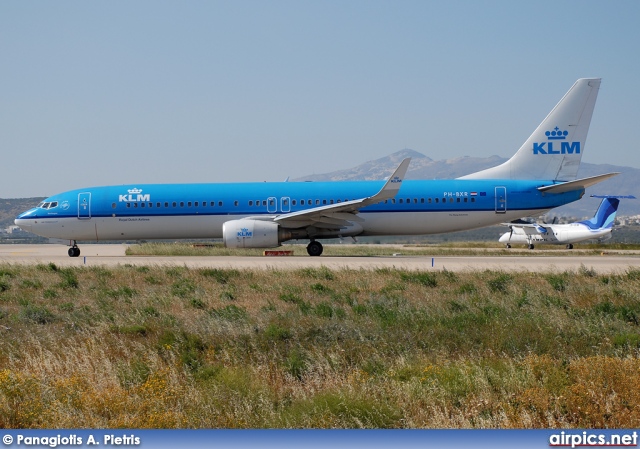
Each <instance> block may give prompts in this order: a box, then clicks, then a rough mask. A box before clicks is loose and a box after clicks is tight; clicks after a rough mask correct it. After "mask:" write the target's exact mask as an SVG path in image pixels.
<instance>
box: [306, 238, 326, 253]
mask: <svg viewBox="0 0 640 449" xmlns="http://www.w3.org/2000/svg"><path fill="white" fill-rule="evenodd" d="M322 250H323V248H322V243H320V242H316V241H315V240H314V241H312V242H310V243H309V244H308V245H307V254H309V255H310V256H311V257H317V256H319V255H321V254H322Z"/></svg>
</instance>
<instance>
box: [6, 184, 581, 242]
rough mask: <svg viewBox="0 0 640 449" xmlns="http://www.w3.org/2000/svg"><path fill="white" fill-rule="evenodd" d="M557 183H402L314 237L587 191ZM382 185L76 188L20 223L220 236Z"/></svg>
mask: <svg viewBox="0 0 640 449" xmlns="http://www.w3.org/2000/svg"><path fill="white" fill-rule="evenodd" d="M553 183H554V182H553V181H552V180H547V181H541V180H535V181H534V180H442V181H437V180H435V181H434V180H426V181H425V180H419V181H418V180H416V181H410V180H404V181H402V184H401V188H400V190H399V191H398V193H397V194H396V195H395V197H394V198H392V199H387V200H385V201H383V202H381V203H378V204H374V205H370V206H367V207H364V208H362V209H361V210H360V211H359V213H358V214H357V215H358V217H359V220H358V221H357V222H355V223H354V224H353V226H351V227H346V228H345V227H343V228H342V229H340V230H339V231H335V230H332V231H328V230H324V231H323V229H317V230H316V231H308V230H307V231H306V232H307V233H308V232H312V233H313V232H317V233H316V234H315V235H298V236H297V237H295V238H314V237H319V238H331V237H338V236H351V235H353V236H356V235H360V236H375V235H423V234H434V233H444V232H453V231H461V230H466V229H474V228H480V227H483V226H488V225H493V224H498V223H502V222H505V221H509V220H512V219H515V218H519V217H522V216H525V215H526V216H532V215H537V214H540V213H544V212H546V211H548V210H549V209H552V208H554V207H558V206H561V205H563V204H567V203H570V202H572V201H576V200H578V199H579V198H580V197H581V196H582V195H583V193H584V190H573V191H570V192H564V193H542V192H540V191H539V190H538V189H537V187H539V186H541V185H550V184H553ZM383 184H384V181H344V182H282V183H237V184H235V183H234V184H173V185H171V184H145V185H140V184H134V185H123V186H109V187H92V188H85V189H79V190H72V191H68V192H65V193H61V194H58V195H54V196H52V197H50V198H47V199H46V200H45V201H44V202H43V203H41V205H39V207H37V208H34V209H31V210H29V211H27V212H25V213H23V214H21V215H20V216H19V217H18V218H17V219H16V224H18V225H19V226H20V227H22V228H23V229H25V230H29V231H31V232H33V233H35V234H38V235H41V236H44V237H50V238H57V239H70V240H78V241H107V240H136V239H185V238H186V239H188V238H221V237H222V229H223V224H224V223H225V222H228V221H231V220H238V219H242V218H246V217H251V219H255V220H271V219H273V217H277V216H279V215H282V214H288V213H292V212H296V211H302V210H306V209H312V208H318V207H322V206H324V205H331V204H337V203H341V202H346V201H349V200H353V199H357V198H363V197H367V196H370V195H372V194H374V193H375V192H377V191H378V190H379V189H380V188H381V186H382V185H383Z"/></svg>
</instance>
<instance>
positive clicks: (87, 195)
mask: <svg viewBox="0 0 640 449" xmlns="http://www.w3.org/2000/svg"><path fill="white" fill-rule="evenodd" d="M90 218H91V192H83V193H78V219H80V220H89V219H90Z"/></svg>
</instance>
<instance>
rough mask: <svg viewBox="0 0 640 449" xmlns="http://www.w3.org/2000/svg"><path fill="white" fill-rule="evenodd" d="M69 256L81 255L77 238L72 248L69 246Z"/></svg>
mask: <svg viewBox="0 0 640 449" xmlns="http://www.w3.org/2000/svg"><path fill="white" fill-rule="evenodd" d="M68 253H69V257H79V256H80V248H78V245H77V244H76V242H75V240H74V242H73V246H72V247H71V248H69V251H68Z"/></svg>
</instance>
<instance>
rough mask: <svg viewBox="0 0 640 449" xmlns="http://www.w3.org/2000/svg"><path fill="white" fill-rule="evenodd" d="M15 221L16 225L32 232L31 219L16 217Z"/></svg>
mask: <svg viewBox="0 0 640 449" xmlns="http://www.w3.org/2000/svg"><path fill="white" fill-rule="evenodd" d="M13 222H14V223H15V224H16V226H20V229H22V230H23V231H27V232H31V223H30V222H29V220H23V219H20V218H16V219H15V220H13Z"/></svg>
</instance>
